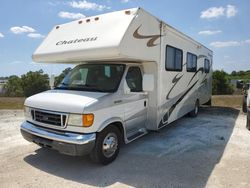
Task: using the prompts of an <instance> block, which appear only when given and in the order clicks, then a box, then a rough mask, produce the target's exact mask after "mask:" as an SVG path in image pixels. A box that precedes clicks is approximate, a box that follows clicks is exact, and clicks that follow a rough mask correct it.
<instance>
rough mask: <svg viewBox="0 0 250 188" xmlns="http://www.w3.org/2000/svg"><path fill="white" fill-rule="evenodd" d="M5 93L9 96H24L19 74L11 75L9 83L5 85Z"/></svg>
mask: <svg viewBox="0 0 250 188" xmlns="http://www.w3.org/2000/svg"><path fill="white" fill-rule="evenodd" d="M4 90H5V91H6V92H5V95H6V96H9V97H22V96H24V93H23V88H22V80H21V78H19V77H18V76H10V77H9V79H8V82H7V84H6V85H5V86H4Z"/></svg>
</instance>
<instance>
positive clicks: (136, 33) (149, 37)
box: [133, 25, 161, 47]
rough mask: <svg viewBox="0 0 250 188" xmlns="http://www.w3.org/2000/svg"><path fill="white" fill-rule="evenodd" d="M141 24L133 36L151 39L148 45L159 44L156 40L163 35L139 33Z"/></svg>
mask: <svg viewBox="0 0 250 188" xmlns="http://www.w3.org/2000/svg"><path fill="white" fill-rule="evenodd" d="M140 27H141V25H140V26H139V27H138V28H137V29H136V30H135V32H134V33H133V37H135V38H137V39H150V40H149V41H148V42H147V46H148V47H154V46H157V45H158V44H155V43H154V42H155V41H156V40H157V39H158V38H160V37H161V35H141V34H139V33H138V31H139V29H140Z"/></svg>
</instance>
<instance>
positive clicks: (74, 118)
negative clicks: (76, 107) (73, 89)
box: [68, 114, 82, 127]
mask: <svg viewBox="0 0 250 188" xmlns="http://www.w3.org/2000/svg"><path fill="white" fill-rule="evenodd" d="M68 125H72V126H80V127H81V126H82V115H78V114H70V115H69V120H68Z"/></svg>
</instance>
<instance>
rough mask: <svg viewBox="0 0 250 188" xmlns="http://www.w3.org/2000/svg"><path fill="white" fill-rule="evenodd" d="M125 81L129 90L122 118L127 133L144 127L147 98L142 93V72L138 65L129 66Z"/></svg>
mask: <svg viewBox="0 0 250 188" xmlns="http://www.w3.org/2000/svg"><path fill="white" fill-rule="evenodd" d="M126 82H127V85H128V87H129V88H130V91H131V93H130V94H127V96H126V103H125V118H124V119H125V125H126V131H127V133H129V132H134V131H138V129H140V128H145V123H146V120H147V106H148V99H147V96H146V95H144V94H143V93H142V73H141V70H140V68H139V67H137V66H133V67H129V69H128V72H127V75H126Z"/></svg>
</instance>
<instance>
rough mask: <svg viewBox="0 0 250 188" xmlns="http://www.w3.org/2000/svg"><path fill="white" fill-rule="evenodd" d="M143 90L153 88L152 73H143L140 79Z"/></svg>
mask: <svg viewBox="0 0 250 188" xmlns="http://www.w3.org/2000/svg"><path fill="white" fill-rule="evenodd" d="M142 87H143V91H153V90H154V75H153V74H144V75H143V80H142Z"/></svg>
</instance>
